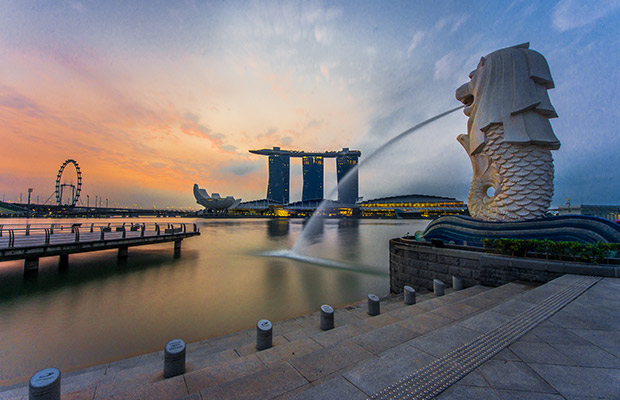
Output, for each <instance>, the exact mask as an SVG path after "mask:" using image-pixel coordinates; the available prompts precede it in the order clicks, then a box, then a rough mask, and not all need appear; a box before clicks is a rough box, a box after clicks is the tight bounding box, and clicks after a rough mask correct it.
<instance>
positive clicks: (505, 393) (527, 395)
mask: <svg viewBox="0 0 620 400" xmlns="http://www.w3.org/2000/svg"><path fill="white" fill-rule="evenodd" d="M497 392H498V393H499V395H500V397H501V398H502V400H523V399H527V400H564V397H562V396H560V395H559V394H553V393H537V392H528V391H523V390H505V389H500V390H498V391H497Z"/></svg>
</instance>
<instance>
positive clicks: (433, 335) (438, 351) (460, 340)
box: [407, 325, 480, 357]
mask: <svg viewBox="0 0 620 400" xmlns="http://www.w3.org/2000/svg"><path fill="white" fill-rule="evenodd" d="M479 335H480V334H479V333H478V332H476V331H473V330H471V329H467V328H464V327H462V326H459V325H450V326H447V327H444V328H441V329H437V330H435V331H433V332H430V333H427V334H426V335H423V336H418V337H417V338H415V339H412V340H410V341H409V342H407V344H408V345H409V346H413V347H415V348H417V349H419V350H422V351H424V352H426V353H429V354H431V355H433V356H435V357H442V356H444V355H446V354H448V353H449V352H451V351H452V350H454V349H456V348H457V347H460V346H462V345H463V344H465V343H467V342H469V341H471V340H473V339H475V338H476V337H478V336H479Z"/></svg>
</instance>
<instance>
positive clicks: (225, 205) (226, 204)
mask: <svg viewBox="0 0 620 400" xmlns="http://www.w3.org/2000/svg"><path fill="white" fill-rule="evenodd" d="M194 198H195V199H196V203H198V204H200V205H201V206H203V207H204V208H206V209H208V210H225V209H229V208H235V207H236V206H238V205H239V204H240V203H241V199H235V198H234V197H232V196H226V197H221V196H220V195H219V193H211V196H209V194H208V193H207V191H206V190H204V189H201V188H199V187H198V185H197V184H194Z"/></svg>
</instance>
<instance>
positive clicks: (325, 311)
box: [321, 304, 334, 331]
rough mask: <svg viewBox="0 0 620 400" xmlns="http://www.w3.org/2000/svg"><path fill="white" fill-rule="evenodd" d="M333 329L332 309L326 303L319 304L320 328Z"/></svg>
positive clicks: (324, 329)
mask: <svg viewBox="0 0 620 400" xmlns="http://www.w3.org/2000/svg"><path fill="white" fill-rule="evenodd" d="M330 329H334V309H333V308H332V307H331V306H328V305H327V304H323V305H322V306H321V330H323V331H328V330H330Z"/></svg>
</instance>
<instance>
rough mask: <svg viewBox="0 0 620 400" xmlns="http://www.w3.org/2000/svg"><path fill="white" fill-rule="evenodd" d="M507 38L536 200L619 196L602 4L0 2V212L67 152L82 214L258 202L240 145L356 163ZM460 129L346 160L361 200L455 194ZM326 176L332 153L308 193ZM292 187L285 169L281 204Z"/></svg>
mask: <svg viewBox="0 0 620 400" xmlns="http://www.w3.org/2000/svg"><path fill="white" fill-rule="evenodd" d="M523 42H530V44H531V48H532V49H534V50H537V51H539V52H540V53H542V54H543V55H544V56H545V57H546V58H547V61H548V63H549V66H550V68H551V72H552V75H553V78H554V81H555V86H556V88H555V89H553V90H551V91H550V92H549V95H550V98H551V101H552V103H553V105H554V106H555V108H556V110H557V113H558V115H559V118H558V119H554V120H552V125H553V128H554V131H555V133H556V136H557V137H558V138H559V139H560V141H561V142H562V147H561V149H560V150H558V151H556V152H554V153H553V155H554V159H555V171H556V179H555V196H554V199H553V205H556V206H557V205H562V204H564V203H565V202H566V198H569V197H570V198H571V202H572V204H582V203H583V204H620V179H619V175H620V174H619V173H618V171H620V135H619V131H620V128H619V126H620V96H619V93H620V68H619V67H618V66H619V65H620V1H593V2H584V1H578V0H574V1H573V0H568V1H564V0H562V1H545V2H540V1H518V0H517V1H512V2H511V1H495V2H488V1H413V0H412V1H367V2H366V1H326V2H307V1H303V2H302V1H283V2H267V1H257V2H235V1H228V0H227V1H217V2H211V1H209V2H203V1H198V0H196V1H191V0H187V1H156V0H148V1H146V0H145V1H81V2H80V1H51V0H50V1H29V0H15V1H13V0H0V139H1V142H0V143H1V145H0V149H1V150H0V155H1V157H2V174H1V175H0V200H1V199H2V198H3V197H4V198H5V200H7V201H9V200H10V201H17V197H18V196H19V194H20V193H22V195H23V196H24V197H25V196H26V193H27V189H28V188H29V187H32V188H34V193H33V195H34V198H36V196H37V195H38V196H40V199H41V200H44V199H47V198H48V197H49V196H50V195H51V194H52V193H53V191H54V183H55V178H56V173H57V170H58V168H59V167H60V165H61V164H62V163H63V161H64V160H65V159H68V158H73V159H75V160H76V161H78V163H79V165H80V167H81V170H82V174H83V187H82V194H83V202H84V203H85V202H86V196H85V195H86V194H89V195H90V198H91V204H92V202H94V198H95V196H103V197H104V198H109V201H110V205H112V204H116V203H118V204H120V205H123V206H132V205H134V204H136V205H138V206H142V207H153V205H156V206H157V207H168V206H174V207H196V208H198V207H199V206H198V205H196V204H195V200H194V198H193V195H192V185H193V184H194V183H198V184H199V185H200V186H201V187H204V188H205V189H206V190H207V191H208V192H209V193H211V192H219V193H220V194H221V195H233V196H235V197H241V198H243V199H244V200H253V199H261V198H264V197H265V195H266V191H267V159H266V158H265V157H261V156H257V155H253V154H250V153H248V150H249V149H256V148H267V147H273V146H280V147H282V148H286V149H296V150H315V151H317V150H338V149H341V148H343V147H350V148H354V149H359V150H361V152H362V159H363V158H364V156H365V155H366V156H367V155H369V154H371V153H372V151H373V150H375V149H377V148H378V147H379V146H380V145H381V144H382V143H384V142H385V141H387V140H389V139H390V138H392V137H394V136H396V135H397V134H399V133H400V132H402V131H404V130H406V129H408V128H410V127H411V126H413V125H415V124H417V123H419V122H421V121H423V120H425V119H427V118H429V117H432V116H434V115H436V114H438V113H441V112H443V111H446V110H447V109H450V108H454V107H456V106H458V105H459V102H458V101H457V100H456V99H455V96H454V91H455V89H456V88H457V87H458V86H460V84H462V83H465V82H466V81H467V80H468V73H469V72H470V71H471V70H473V69H475V67H476V65H477V63H478V60H479V59H480V57H481V56H484V55H486V54H488V53H490V52H492V51H494V50H497V49H499V48H503V47H507V46H512V45H516V44H520V43H523ZM466 123H467V119H466V117H465V116H464V115H463V113H462V112H456V113H454V114H452V115H450V116H448V117H446V118H444V119H442V120H440V121H437V122H436V123H434V124H432V125H430V126H428V127H427V128H425V129H423V130H421V131H419V132H418V133H416V134H415V135H412V136H411V137H409V138H408V139H406V140H404V141H402V142H400V144H399V145H397V146H395V147H394V148H393V149H390V150H388V151H386V153H385V154H384V155H383V156H379V157H377V159H376V161H373V162H370V163H369V164H367V165H365V166H363V167H362V168H361V171H360V195H362V196H364V198H365V199H371V198H373V197H379V196H389V195H397V194H407V193H425V194H433V195H441V196H453V197H457V198H458V199H460V200H466V198H467V191H468V187H469V183H470V180H471V166H470V163H469V159H468V157H467V155H466V153H465V151H463V149H462V148H461V146H460V145H459V144H458V142H457V141H456V139H455V138H456V136H457V135H459V134H461V133H466V132H465V131H466ZM71 172H72V171H71V170H70V168H67V172H66V173H65V175H66V177H67V179H68V180H70V178H71V175H72V174H71ZM335 181H336V178H335V161H334V160H333V159H331V160H328V161H327V163H326V177H325V187H326V194H327V192H328V191H329V189H330V188H332V187H334V186H335ZM301 183H302V178H301V163H300V161H299V159H294V160H292V162H291V200H298V199H300V198H301Z"/></svg>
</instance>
